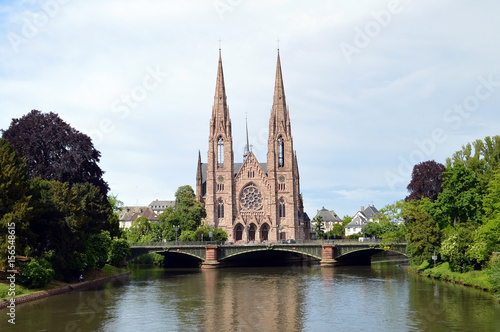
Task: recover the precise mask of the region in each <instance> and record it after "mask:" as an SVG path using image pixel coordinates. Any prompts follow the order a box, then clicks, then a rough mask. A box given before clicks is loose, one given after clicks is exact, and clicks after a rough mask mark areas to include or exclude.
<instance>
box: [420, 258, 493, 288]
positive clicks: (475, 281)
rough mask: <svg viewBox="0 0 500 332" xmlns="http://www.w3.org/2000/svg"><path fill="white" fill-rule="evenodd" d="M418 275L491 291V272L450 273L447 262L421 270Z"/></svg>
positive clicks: (487, 270) (486, 270)
mask: <svg viewBox="0 0 500 332" xmlns="http://www.w3.org/2000/svg"><path fill="white" fill-rule="evenodd" d="M417 269H418V268H417ZM420 274H421V275H423V276H427V277H431V278H435V279H441V280H445V281H449V282H453V283H457V284H461V285H465V286H471V287H475V288H480V289H484V290H488V291H492V290H493V285H492V283H491V280H490V274H491V271H490V270H489V269H485V270H481V271H470V272H466V273H460V272H453V271H451V269H450V265H449V264H448V262H445V263H442V264H439V265H437V266H436V267H431V268H427V269H425V270H421V271H420Z"/></svg>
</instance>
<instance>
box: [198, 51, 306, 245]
mask: <svg viewBox="0 0 500 332" xmlns="http://www.w3.org/2000/svg"><path fill="white" fill-rule="evenodd" d="M209 131H210V134H209V139H208V155H207V163H202V162H201V153H200V154H199V155H198V168H197V173H196V196H197V199H198V200H199V201H201V202H203V203H204V204H205V208H206V211H207V223H208V224H209V225H210V226H214V227H220V228H222V229H224V230H225V231H226V232H227V233H228V239H229V241H230V242H238V241H243V242H245V241H247V242H248V241H256V242H264V241H277V240H279V239H282V240H284V239H295V240H302V239H308V238H309V230H310V226H309V218H308V217H307V215H306V214H305V213H304V208H303V201H302V196H301V193H300V184H299V168H298V164H297V156H296V153H295V151H294V149H293V138H292V131H291V123H290V114H289V110H288V107H287V105H286V98H285V90H284V87H283V77H282V73H281V62H280V55H279V50H278V60H277V65H276V78H275V87H274V97H273V104H272V109H271V116H270V119H269V137H268V151H267V163H260V162H259V161H258V160H257V157H256V156H255V155H254V154H253V152H252V151H251V149H250V146H249V142H248V130H247V142H246V147H245V152H244V155H243V158H244V161H243V163H235V162H234V154H233V138H232V128H231V118H230V116H229V108H228V105H227V97H226V90H225V85H224V73H223V70H222V57H221V52H220V50H219V63H218V70H217V82H216V87H215V96H214V105H213V108H212V117H211V120H210V128H209Z"/></svg>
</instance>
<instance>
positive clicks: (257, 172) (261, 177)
mask: <svg viewBox="0 0 500 332" xmlns="http://www.w3.org/2000/svg"><path fill="white" fill-rule="evenodd" d="M235 171H236V169H235ZM235 181H236V182H238V181H245V182H246V181H251V182H256V181H257V182H259V181H262V182H263V184H264V185H265V187H266V188H268V189H271V187H270V185H269V181H268V179H267V173H266V172H265V171H264V168H263V167H262V166H261V164H260V163H259V161H258V160H257V158H256V157H255V155H254V154H253V152H252V151H250V152H249V153H248V156H247V158H246V159H245V161H244V162H243V164H242V165H241V167H240V169H239V170H238V172H237V173H236V176H235Z"/></svg>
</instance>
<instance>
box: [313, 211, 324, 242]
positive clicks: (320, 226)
mask: <svg viewBox="0 0 500 332" xmlns="http://www.w3.org/2000/svg"><path fill="white" fill-rule="evenodd" d="M313 222H314V233H316V238H317V239H322V238H323V237H324V236H325V231H324V229H325V223H324V222H323V217H322V216H316V217H314V218H313Z"/></svg>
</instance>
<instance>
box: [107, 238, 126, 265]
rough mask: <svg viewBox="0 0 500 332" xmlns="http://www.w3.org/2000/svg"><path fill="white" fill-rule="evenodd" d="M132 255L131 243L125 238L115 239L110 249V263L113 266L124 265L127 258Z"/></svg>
mask: <svg viewBox="0 0 500 332" xmlns="http://www.w3.org/2000/svg"><path fill="white" fill-rule="evenodd" d="M128 255H130V245H129V244H128V242H127V240H125V239H116V238H115V239H113V240H112V241H111V249H110V251H109V264H111V265H113V266H117V267H119V266H122V265H123V264H124V263H125V259H126V258H127V257H128Z"/></svg>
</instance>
